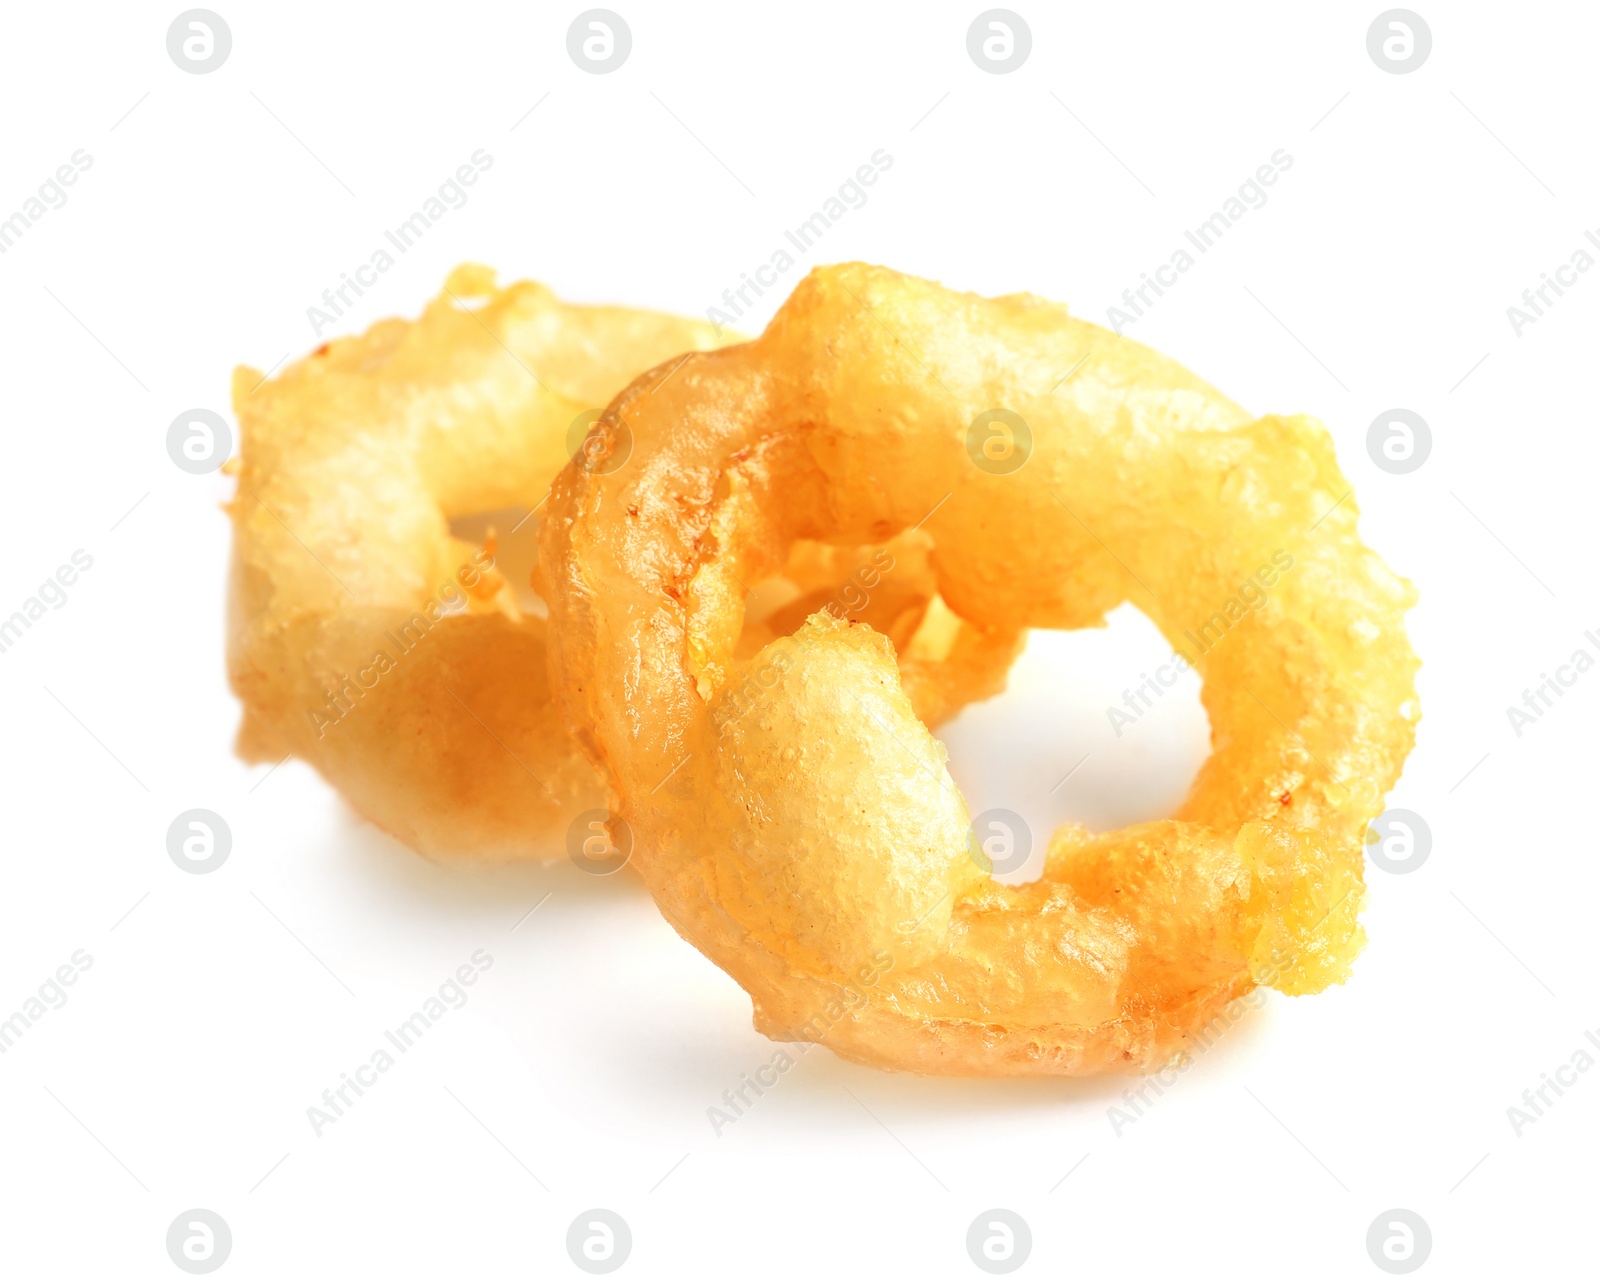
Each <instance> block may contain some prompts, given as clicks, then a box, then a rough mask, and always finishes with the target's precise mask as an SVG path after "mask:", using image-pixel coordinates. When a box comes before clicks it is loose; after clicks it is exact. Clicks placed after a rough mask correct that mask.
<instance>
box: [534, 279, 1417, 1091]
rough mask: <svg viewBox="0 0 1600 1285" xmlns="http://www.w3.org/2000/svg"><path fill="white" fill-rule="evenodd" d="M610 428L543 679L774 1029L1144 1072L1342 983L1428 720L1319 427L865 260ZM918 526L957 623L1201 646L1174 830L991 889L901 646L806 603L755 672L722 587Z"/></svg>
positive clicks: (1019, 1063)
mask: <svg viewBox="0 0 1600 1285" xmlns="http://www.w3.org/2000/svg"><path fill="white" fill-rule="evenodd" d="M1080 363H1081V364H1080ZM1069 370H1075V372H1076V373H1073V374H1072V377H1071V378H1070V379H1063V372H1064V371H1069ZM1008 416H1009V417H1010V418H1009V419H1008V418H1007V417H1008ZM605 419H606V420H607V421H609V422H610V423H612V424H613V425H617V424H621V423H623V422H625V423H626V424H627V425H628V426H629V428H630V429H631V432H632V435H633V455H632V459H631V462H630V466H629V468H628V469H627V470H626V471H625V472H622V473H613V474H605V473H602V472H599V471H588V472H585V471H582V470H580V469H578V468H576V467H569V468H567V469H566V470H565V471H563V473H562V474H561V475H560V477H559V478H558V479H557V481H556V484H555V487H554V488H553V491H552V496H551V505H550V514H549V516H548V518H547V520H546V522H545V526H544V529H543V532H542V534H541V550H542V556H543V560H544V565H545V566H546V567H547V568H549V569H550V583H549V585H548V586H547V592H548V594H549V602H550V610H551V619H552V621H553V623H554V629H553V633H552V637H553V646H552V675H553V681H554V683H555V685H556V688H557V690H558V692H559V695H560V699H561V700H562V702H563V704H564V707H565V709H566V711H567V716H568V722H569V724H570V725H571V726H572V727H573V728H574V729H576V730H577V731H578V734H579V736H580V739H582V740H583V742H584V743H585V745H586V746H587V747H588V748H589V750H590V752H591V754H592V755H593V756H594V757H595V759H596V761H597V762H598V763H600V764H602V765H603V766H604V768H605V770H606V772H607V774H608V777H609V780H610V782H611V785H612V788H613V789H614V790H615V791H616V793H617V795H618V798H619V799H620V805H621V815H622V817H623V818H624V819H625V820H626V822H627V823H628V825H629V827H630V828H631V831H632V834H633V837H634V844H635V848H634V865H635V867H636V868H638V869H639V870H640V872H641V873H642V874H643V876H644V878H645V881H646V883H647V885H648V886H649V888H650V890H651V892H652V894H653V895H654V897H655V899H656V902H657V904H658V905H659V906H660V908H661V910H662V911H663V913H664V914H665V915H666V917H667V919H668V920H669V921H670V922H671V923H672V924H673V925H674V927H675V928H676V929H677V930H678V931H679V932H680V933H681V934H682V935H683V936H685V937H686V938H687V939H688V940H689V941H691V942H692V943H694V944H695V945H696V946H698V947H699V949H700V950H701V951H703V952H704V953H705V954H706V955H708V956H709V957H710V958H711V959H712V960H713V961H714V962H716V963H717V964H718V965H720V966H721V967H722V968H723V969H725V970H726V971H727V972H728V973H729V974H731V975H732V976H733V978H734V979H735V980H736V981H737V982H738V983H739V984H740V985H741V986H743V987H744V988H745V990H746V991H747V992H749V994H750V995H751V997H752V1000H753V1003H754V1012H755V1022H756V1026H757V1028H758V1029H759V1030H761V1031H763V1032H764V1033H766V1034H768V1035H770V1036H772V1037H773V1038H777V1039H804V1040H809V1041H820V1042H822V1043H825V1044H827V1045H828V1046H829V1047H830V1048H832V1049H833V1050H834V1051H835V1052H837V1053H839V1054H841V1055H843V1056H845V1057H848V1058H852V1059H855V1060H859V1061H862V1062H866V1063H869V1064H872V1065H876V1066H881V1067H892V1068H901V1069H910V1070H915V1071H921V1072H937V1073H948V1074H988V1075H1056V1074H1085V1073H1094V1072H1100V1071H1105V1070H1118V1069H1120V1070H1130V1071H1148V1070H1153V1069H1156V1068H1158V1067H1160V1066H1162V1065H1164V1064H1166V1063H1167V1062H1169V1061H1170V1060H1172V1059H1173V1058H1174V1057H1178V1056H1181V1055H1184V1054H1185V1053H1187V1052H1189V1051H1191V1050H1193V1049H1196V1048H1198V1047H1205V1046H1206V1044H1207V1032H1208V1030H1210V1029H1211V1028H1212V1024H1213V1023H1214V1022H1216V1021H1217V1019H1218V1018H1219V1016H1222V1015H1224V1014H1226V1013H1231V1012H1232V1010H1231V1009H1230V1007H1229V1006H1230V1005H1236V1004H1237V1002H1238V1001H1239V1000H1240V998H1241V997H1242V996H1244V995H1246V994H1248V993H1249V992H1250V991H1251V990H1253V989H1254V988H1255V987H1257V986H1261V985H1270V986H1271V987H1273V988H1275V989H1277V990H1279V991H1282V992H1285V993H1287V994H1305V993H1311V992H1315V991H1319V990H1321V989H1323V988H1324V987H1325V986H1327V985H1330V984H1333V983H1336V982H1340V981H1342V980H1344V979H1345V977H1346V976H1347V975H1348V972H1349V968H1350V964H1351V961H1352V960H1353V959H1354V958H1355V956H1356V955H1357V954H1358V953H1359V951H1360V949H1361V947H1362V945H1363V944H1364V941H1365V935H1364V933H1363V930H1362V928H1361V926H1360V924H1359V922H1358V920H1357V912H1358V911H1359V909H1360V907H1361V904H1362V900H1363V893H1364V884H1363V879H1362V861H1363V848H1362V842H1363V837H1364V835H1365V832H1366V828H1367V824H1368V822H1369V820H1370V818H1372V817H1374V816H1376V815H1378V813H1379V812H1381V810H1382V800H1383V796H1384V794H1385V792H1386V791H1387V790H1388V789H1389V788H1390V787H1391V786H1392V784H1393V783H1394V781H1395V780H1396V779H1397V777H1398V774H1399V771H1400V768H1401V766H1402V764H1403V763H1404V760H1405V758H1406V755H1407V754H1408V753H1409V751H1410V749H1411V746H1412V744H1413V741H1414V731H1415V723H1416V721H1417V719H1418V717H1419V716H1420V714H1419V709H1418V704H1417V699H1416V691H1415V687H1414V681H1413V680H1414V675H1415V671H1416V669H1417V665H1418V662H1417V659H1416V656H1415V654H1414V652H1413V651H1412V649H1411V646H1410V644H1409V642H1408V641H1407V639H1406V635H1405V632H1404V625H1403V617H1404V613H1405V611H1406V609H1407V608H1408V607H1409V606H1410V605H1411V604H1412V602H1413V601H1414V598H1415V595H1414V591H1413V590H1412V588H1411V586H1410V585H1409V584H1408V583H1407V582H1406V581H1404V580H1402V579H1400V578H1399V577H1397V576H1395V575H1394V574H1393V573H1392V572H1391V571H1389V569H1388V568H1387V567H1386V566H1385V565H1384V563H1383V562H1382V560H1381V559H1380V558H1379V557H1378V556H1377V555H1376V554H1374V553H1373V552H1371V551H1370V550H1369V549H1367V548H1366V547H1365V545H1363V544H1362V542H1361V540H1360V538H1359V536H1358V534H1357V531H1356V520H1357V513H1356V507H1355V504H1354V503H1353V501H1352V500H1351V499H1350V487H1349V484H1348V482H1347V481H1346V480H1345V478H1344V476H1343V475H1342V474H1341V472H1340V470H1339V467H1338V464H1337V461H1336V459H1335V456H1334V450H1333V444H1332V442H1331V440H1330V438H1329V436H1328V434H1327V432H1326V430H1325V429H1324V428H1323V427H1322V426H1321V425H1320V424H1319V423H1317V421H1315V420H1313V419H1310V418H1307V417H1304V416H1288V417H1280V416H1272V415H1269V416H1266V417H1263V418H1259V419H1256V418H1252V417H1251V416H1250V415H1248V414H1247V413H1246V412H1245V411H1243V410H1242V409H1240V408H1239V407H1238V406H1237V405H1235V404H1234V403H1233V402H1231V401H1229V400H1228V399H1226V398H1225V397H1223V396H1222V395H1221V394H1219V393H1218V392H1216V391H1215V390H1214V389H1212V388H1210V387H1209V386H1208V385H1206V384H1205V383H1203V382H1202V381H1201V380H1199V379H1197V378H1196V377H1195V376H1193V375H1192V374H1190V373H1189V372H1187V371H1186V370H1184V369H1183V368H1182V367H1180V366H1178V365H1177V364H1176V363H1174V362H1172V361H1169V360H1168V359H1166V358H1164V357H1162V356H1160V355H1159V354H1156V353H1154V352H1151V351H1150V350H1149V349H1146V348H1144V347H1142V346H1141V345H1139V344H1136V343H1134V342H1132V341H1131V340H1128V339H1125V338H1122V337H1120V336H1118V335H1115V334H1112V333H1111V332H1109V331H1106V330H1103V329H1101V328H1100V327H1097V326H1095V325H1092V324H1090V323H1087V322H1084V321H1080V320H1077V319H1075V318H1073V317H1071V316H1069V315H1068V313H1067V311H1066V309H1065V308H1063V307H1060V306H1059V305H1055V304H1051V303H1048V302H1046V301H1043V300H1040V299H1038V298H1035V297H1032V296H1027V295H1014V296H1007V297H1003V298H997V299H983V298H979V297H977V296H973V295H964V294H958V293H955V292H953V291H949V290H946V289H944V288H943V287H941V286H938V285H936V284H934V283H932V282H927V281H922V280H918V279H916V278H911V277H906V276H902V275H900V274H898V273H894V272H891V271H889V270H887V269H881V268H873V267H869V266H866V265H861V264H851V265H844V266H838V267H833V268H825V269H818V270H816V271H814V272H812V273H811V274H810V275H809V276H808V277H807V278H806V279H805V280H804V281H803V282H802V283H801V284H800V285H799V286H798V287H797V288H796V290H795V292H794V294H793V295H792V296H791V297H790V298H789V300H788V301H787V302H786V303H785V304H784V305H783V307H782V308H781V309H780V310H779V312H778V313H777V315H776V316H775V317H774V319H773V321H772V322H771V324H770V325H769V326H768V327H767V329H766V331H765V332H764V333H763V334H762V335H761V337H760V338H759V339H756V340H755V341H753V342H751V343H748V344H743V345H739V346H736V347H730V348H726V349H722V350H720V351H717V352H706V353H699V354H696V355H694V356H692V357H690V358H689V359H688V360H687V361H686V362H685V363H684V365H683V367H682V368H681V370H679V371H678V373H677V374H676V375H675V376H674V377H673V379H672V380H670V381H669V382H667V383H666V384H663V385H656V384H652V383H651V382H649V381H645V380H639V381H636V382H635V383H634V384H632V385H631V386H630V387H629V388H628V389H626V390H625V391H624V392H623V393H622V394H621V395H620V396H619V397H618V398H617V399H616V401H614V402H613V403H612V405H611V406H610V408H609V409H608V410H607V411H606V415H605ZM995 420H999V421H1000V422H1002V423H1005V424H1010V425H1011V426H1012V430H1011V431H1013V433H1014V439H1015V440H1018V441H1020V440H1023V438H1024V435H1025V434H1026V435H1028V436H1031V442H1032V446H1031V454H1026V453H1024V458H1023V466H1022V467H1020V468H1017V469H1015V470H1014V471H1001V470H997V469H994V468H988V467H985V466H983V464H982V463H981V462H980V461H981V452H975V451H972V450H969V445H968V443H969V433H971V432H973V431H974V430H975V429H977V428H978V427H980V426H981V425H982V424H984V423H988V422H992V421H995ZM1019 426H1020V427H1019ZM913 529H915V530H917V531H919V532H921V533H924V534H925V535H926V536H927V537H928V538H929V539H930V540H931V542H932V549H931V553H930V563H931V566H932V568H933V571H934V574H935V578H936V582H937V589H938V593H939V595H940V598H941V600H942V602H943V603H946V604H948V608H947V610H948V611H949V612H951V613H952V614H953V616H954V618H955V619H956V620H957V621H958V622H959V628H960V629H961V630H970V631H973V633H974V634H975V635H977V636H980V637H981V636H986V635H988V636H1000V637H1009V636H1012V635H1013V634H1014V633H1015V632H1016V631H1019V630H1022V629H1024V628H1027V627H1043V628H1053V629H1077V628H1083V627H1086V626H1092V625H1098V624H1102V623H1104V616H1105V613H1106V612H1107V611H1108V610H1110V609H1112V608H1113V607H1116V606H1117V605H1119V604H1120V603H1122V602H1125V601H1129V602H1132V603H1134V604H1135V605H1137V606H1138V607H1139V608H1140V609H1142V610H1143V611H1144V612H1145V613H1146V614H1147V615H1149V616H1150V617H1151V619H1152V620H1153V621H1154V622H1155V623H1156V624H1157V626H1158V627H1159V628H1160V629H1161V630H1162V632H1163V633H1164V634H1165V636H1166V637H1167V639H1168V640H1169V642H1170V643H1171V644H1172V645H1173V647H1174V648H1176V649H1177V650H1178V651H1179V652H1180V653H1187V654H1188V658H1189V660H1190V662H1191V663H1193V664H1194V665H1195V667H1196V668H1197V669H1198V670H1199V672H1200V674H1201V676H1202V679H1203V700H1204V703H1205V707H1206V710H1207V712H1208V714H1209V716H1210V720H1211V727H1212V753H1211V756H1210V758H1209V759H1208V760H1207V762H1206V763H1205V765H1204V767H1203V768H1202V769H1201V771H1200V773H1199V775H1198V777H1197V779H1196V781H1195V783H1194V786H1193V788H1192V791H1191V793H1190V795H1189V796H1188V798H1187V800H1186V801H1185V802H1184V804H1183V805H1182V807H1181V808H1180V809H1179V810H1178V812H1177V814H1176V815H1175V816H1174V818H1173V819H1171V820H1167V821H1159V822H1153V823H1148V824H1140V825H1133V826H1129V827H1126V828H1124V829H1120V830H1117V831H1114V832H1111V833H1106V834H1101V835H1091V834H1089V833H1088V832H1087V831H1085V830H1083V829H1082V828H1081V827H1077V826H1071V825H1069V826H1064V827H1062V828H1061V829H1060V830H1059V831H1058V832H1057V833H1056V835H1055V836H1054V837H1053V839H1052V842H1051V845H1050V851H1049V858H1048V861H1047V863H1046V868H1045V871H1044V874H1043V876H1042V877H1041V878H1039V879H1037V880H1036V881H1034V882H1032V883H1028V884H1023V885H1019V886H1008V885H1005V884H1001V883H998V882H996V881H995V880H994V879H993V878H992V877H991V876H990V875H989V873H988V872H987V871H986V870H985V869H984V868H983V863H982V860H981V857H980V855H979V850H978V849H977V846H976V843H975V839H974V836H973V834H972V832H971V829H970V824H969V818H968V815H967V809H966V805H965V803H964V802H963V800H962V798H961V795H960V793H959V791H958V790H957V789H956V788H955V786H954V783H953V782H952V781H951V779H950V776H949V773H948V772H947V770H946V768H945V762H944V758H945V756H944V751H943V747H942V745H940V743H939V742H938V741H937V740H935V739H934V738H933V736H932V735H931V734H930V732H929V731H928V728H927V727H926V726H925V725H924V723H923V722H922V721H921V720H919V719H918V717H917V713H916V710H915V708H914V707H913V705H912V703H911V701H910V700H909V699H908V698H907V694H906V690H905V686H904V684H903V681H902V680H901V679H900V675H899V674H898V672H897V667H896V659H897V658H896V655H895V648H894V646H893V645H892V644H891V641H890V639H889V638H888V637H886V636H885V635H884V634H883V633H882V632H881V631H880V630H877V629H874V628H872V627H870V626H867V625H862V624H851V623H849V622H847V621H841V620H839V619H836V618H834V617H833V616H830V615H828V614H826V613H818V614H815V615H813V616H811V617H810V618H809V620H808V621H807V622H806V623H805V625H804V626H803V627H802V628H801V629H800V630H799V631H798V632H796V633H794V634H793V635H791V636H789V637H781V638H777V639H775V640H774V641H772V642H770V643H768V644H767V645H766V646H765V647H763V648H762V649H761V651H760V652H759V653H757V654H756V655H754V656H753V657H750V658H749V659H741V658H740V657H739V656H738V655H737V647H736V644H735V641H734V640H736V639H737V638H738V637H739V635H740V632H741V629H740V612H741V606H740V604H741V601H742V595H741V594H739V593H738V592H737V591H736V588H737V586H738V585H739V584H741V583H746V582H749V581H750V580H752V579H753V578H759V577H761V576H762V575H764V574H767V573H768V572H769V570H770V569H771V568H773V567H776V566H779V565H781V564H782V562H783V559H784V558H785V557H786V556H788V555H789V550H790V548H791V547H792V545H793V543H794V542H795V541H796V540H816V541H822V542H830V543H837V544H843V545H862V544H865V543H869V542H871V541H883V540H888V539H890V538H893V537H895V536H897V535H899V534H901V533H904V532H907V531H911V530H913ZM1275 554H1276V555H1277V556H1278V560H1279V561H1278V564H1277V565H1278V566H1280V567H1281V566H1282V564H1283V561H1284V559H1288V561H1289V564H1290V566H1291V569H1290V570H1288V571H1284V572H1283V573H1282V574H1281V576H1278V577H1276V578H1275V579H1274V581H1273V585H1272V587H1271V588H1270V590H1268V591H1267V592H1265V593H1264V594H1262V595H1261V596H1259V597H1255V596H1253V595H1246V596H1247V597H1249V598H1250V599H1251V600H1250V601H1249V602H1248V603H1242V602H1241V601H1240V595H1241V586H1243V585H1245V584H1246V583H1254V584H1259V583H1261V582H1262V581H1264V580H1266V579H1267V577H1266V576H1264V575H1261V574H1260V573H1262V572H1263V571H1265V570H1267V569H1270V568H1272V567H1273V566H1274V561H1273V560H1274V555H1275ZM1219 620H1220V622H1221V623H1220V625H1219V624H1218V623H1217V622H1218V621H1219ZM1195 631H1199V633H1196V635H1195V636H1196V639H1197V640H1203V641H1199V642H1198V644H1197V642H1194V641H1191V640H1190V638H1189V635H1190V634H1191V633H1195Z"/></svg>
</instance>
